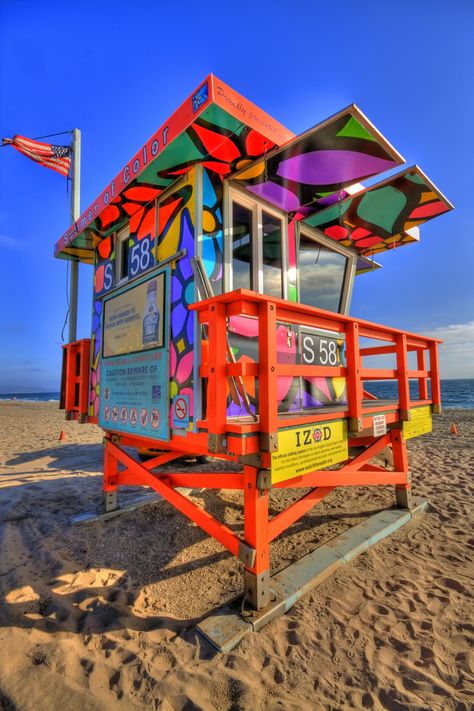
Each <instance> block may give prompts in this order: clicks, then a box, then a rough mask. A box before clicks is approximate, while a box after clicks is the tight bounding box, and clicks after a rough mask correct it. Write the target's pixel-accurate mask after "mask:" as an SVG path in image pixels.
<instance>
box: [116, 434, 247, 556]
mask: <svg viewBox="0 0 474 711" xmlns="http://www.w3.org/2000/svg"><path fill="white" fill-rule="evenodd" d="M105 446H106V450H108V452H109V453H110V454H111V455H112V456H113V457H115V459H117V460H118V461H119V462H121V463H122V464H123V465H124V466H126V467H127V469H128V471H129V472H131V473H132V474H133V475H134V476H135V477H136V480H137V481H138V482H139V483H141V484H143V485H144V486H149V487H151V488H152V489H154V490H155V491H157V492H158V493H159V494H161V496H162V497H163V498H164V499H166V500H167V501H169V502H170V504H172V506H174V507H175V508H176V509H178V511H181V513H183V514H184V515H185V516H187V517H188V518H190V519H191V521H194V523H195V524H197V525H198V526H199V527H200V528H202V529H203V531H205V532H206V533H208V534H209V535H210V536H212V537H213V538H215V539H216V540H217V541H219V543H221V544H222V545H223V546H224V547H225V548H227V549H228V550H229V551H230V552H231V553H232V554H233V555H235V556H236V555H238V552H239V544H240V539H239V538H238V536H236V535H235V534H234V533H233V532H232V531H231V530H230V528H227V526H225V525H224V524H222V523H220V522H219V521H217V520H216V519H215V518H214V517H213V516H211V515H210V514H208V513H207V511H204V510H203V509H201V508H199V507H198V506H196V504H193V502H192V501H190V500H189V499H188V498H187V497H186V496H183V495H182V494H180V493H179V492H178V491H175V490H174V489H173V488H172V487H171V486H168V484H165V482H164V481H162V480H160V479H159V478H158V477H156V476H154V475H153V474H151V473H150V472H149V471H148V470H147V468H146V467H145V466H143V465H142V464H140V463H139V462H137V461H135V459H133V457H131V456H130V455H129V454H127V453H126V452H124V451H123V450H122V449H120V447H117V445H115V444H112V442H109V441H107V443H106V445H105Z"/></svg>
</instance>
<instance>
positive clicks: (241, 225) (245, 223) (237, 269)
mask: <svg viewBox="0 0 474 711" xmlns="http://www.w3.org/2000/svg"><path fill="white" fill-rule="evenodd" d="M232 288H233V289H251V288H252V213H251V211H250V210H247V208H246V207H242V205H239V204H237V203H235V202H234V203H233V205H232Z"/></svg>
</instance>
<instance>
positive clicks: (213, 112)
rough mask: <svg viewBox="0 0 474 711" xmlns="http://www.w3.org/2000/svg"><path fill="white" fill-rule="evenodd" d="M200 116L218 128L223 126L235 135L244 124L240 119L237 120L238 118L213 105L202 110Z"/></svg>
mask: <svg viewBox="0 0 474 711" xmlns="http://www.w3.org/2000/svg"><path fill="white" fill-rule="evenodd" d="M201 118H202V119H204V120H205V121H209V122H210V123H213V124H214V125H215V126H218V127H219V128H225V129H227V130H228V131H232V132H233V133H235V134H237V135H239V134H240V133H241V132H242V129H243V128H244V126H245V124H243V123H242V121H239V120H238V119H236V118H234V117H233V116H231V115H230V114H228V113H227V112H226V111H224V110H223V109H221V107H220V106H215V105H211V106H209V107H208V108H207V109H206V110H205V111H203V113H202V114H201Z"/></svg>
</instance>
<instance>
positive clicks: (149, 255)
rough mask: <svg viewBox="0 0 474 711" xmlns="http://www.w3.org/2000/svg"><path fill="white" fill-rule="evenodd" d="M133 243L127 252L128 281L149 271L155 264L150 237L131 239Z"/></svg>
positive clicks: (152, 243)
mask: <svg viewBox="0 0 474 711" xmlns="http://www.w3.org/2000/svg"><path fill="white" fill-rule="evenodd" d="M130 242H133V243H132V244H131V246H130V247H129V250H128V265H127V266H128V272H127V273H128V276H129V277H130V279H132V278H134V277H136V276H138V275H139V274H142V273H143V272H146V271H148V270H149V269H151V268H152V267H153V266H154V264H155V257H154V255H153V247H154V241H153V239H152V238H151V237H144V238H143V239H140V240H139V239H138V238H137V237H135V238H131V240H130Z"/></svg>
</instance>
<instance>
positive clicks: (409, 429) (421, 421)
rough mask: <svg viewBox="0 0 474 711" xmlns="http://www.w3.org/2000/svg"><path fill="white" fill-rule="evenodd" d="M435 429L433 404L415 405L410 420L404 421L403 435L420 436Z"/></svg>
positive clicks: (406, 436)
mask: <svg viewBox="0 0 474 711" xmlns="http://www.w3.org/2000/svg"><path fill="white" fill-rule="evenodd" d="M432 429H433V417H432V415H431V406H430V405H425V406H423V407H415V408H413V409H412V410H410V420H409V422H404V423H403V436H404V437H405V439H411V438H412V437H419V436H420V435H423V434H427V433H428V432H431V431H432Z"/></svg>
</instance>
